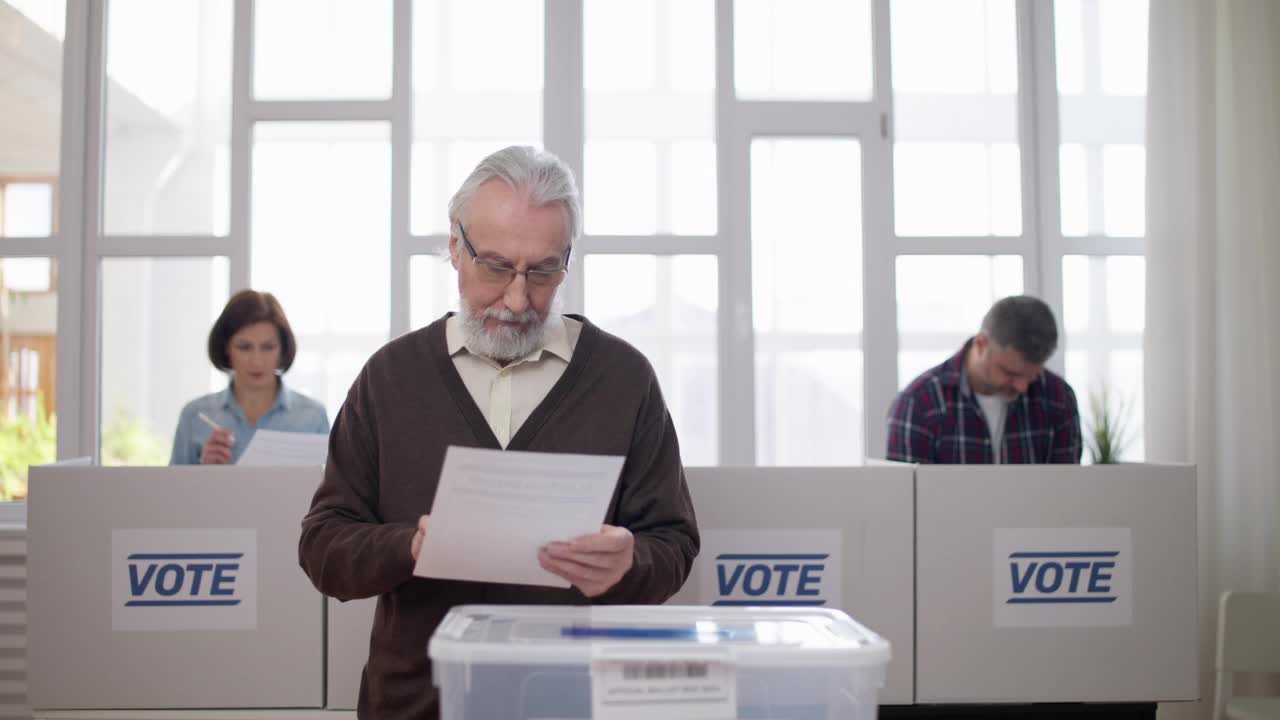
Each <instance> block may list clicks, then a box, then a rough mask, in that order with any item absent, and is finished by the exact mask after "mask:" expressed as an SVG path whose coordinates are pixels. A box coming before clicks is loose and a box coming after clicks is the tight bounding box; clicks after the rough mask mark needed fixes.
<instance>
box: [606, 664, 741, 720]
mask: <svg viewBox="0 0 1280 720" xmlns="http://www.w3.org/2000/svg"><path fill="white" fill-rule="evenodd" d="M591 709H592V717H593V718H594V719H595V720H652V718H654V717H655V716H656V714H657V713H661V714H663V715H665V716H666V717H670V718H682V719H687V720H725V719H729V720H733V719H734V718H737V716H738V712H737V711H738V701H737V687H736V685H735V677H734V667H733V664H732V662H730V661H729V660H728V658H723V659H722V658H715V659H704V658H698V659H670V658H637V657H617V656H611V655H609V654H608V653H596V656H595V657H594V658H593V659H592V661H591Z"/></svg>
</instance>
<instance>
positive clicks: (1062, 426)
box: [885, 339, 1081, 465]
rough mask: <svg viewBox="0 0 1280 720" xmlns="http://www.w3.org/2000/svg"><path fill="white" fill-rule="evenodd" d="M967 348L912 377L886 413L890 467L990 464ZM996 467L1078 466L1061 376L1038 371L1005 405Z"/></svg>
mask: <svg viewBox="0 0 1280 720" xmlns="http://www.w3.org/2000/svg"><path fill="white" fill-rule="evenodd" d="M972 343H973V340H972V339H970V340H969V342H966V343H965V345H964V348H962V349H961V350H960V352H959V353H956V354H955V355H954V356H952V357H951V358H950V359H949V360H947V361H946V362H944V363H942V364H941V365H939V366H937V367H935V368H933V369H932V370H929V371H927V372H925V373H924V374H922V375H921V376H920V377H918V378H916V379H915V380H914V381H912V383H911V384H910V385H908V386H907V387H906V389H905V390H903V391H902V392H900V393H898V397H897V398H895V399H894V401H893V405H892V406H891V407H890V408H889V420H888V423H889V447H888V450H887V453H886V455H885V457H887V458H888V459H889V460H897V461H900V462H913V463H941V464H960V465H964V464H981V463H987V464H991V463H994V462H995V455H994V449H993V448H992V444H991V431H990V430H989V429H988V427H987V421H986V417H985V416H984V415H983V413H982V408H981V406H980V405H978V399H977V397H976V396H975V395H974V394H973V389H972V388H971V387H970V386H969V382H968V379H967V378H966V377H965V372H964V359H965V355H966V354H967V353H968V351H969V346H970V345H971V344H972ZM1001 450H1002V452H1001V455H1000V462H1001V463H1009V464H1018V463H1079V462H1080V451H1081V438H1080V411H1079V409H1078V408H1077V406H1076V395H1075V392H1073V391H1072V390H1071V386H1070V385H1068V384H1067V382H1066V381H1065V380H1063V379H1062V378H1061V377H1059V376H1057V375H1055V374H1054V373H1052V372H1050V371H1049V370H1042V371H1041V372H1040V377H1039V378H1037V379H1036V380H1035V382H1033V383H1031V385H1029V386H1028V387H1027V391H1026V392H1024V393H1022V394H1021V395H1019V396H1018V397H1016V398H1014V399H1013V400H1012V401H1011V402H1010V403H1009V412H1008V415H1007V416H1006V418H1005V425H1004V442H1003V443H1002V446H1001Z"/></svg>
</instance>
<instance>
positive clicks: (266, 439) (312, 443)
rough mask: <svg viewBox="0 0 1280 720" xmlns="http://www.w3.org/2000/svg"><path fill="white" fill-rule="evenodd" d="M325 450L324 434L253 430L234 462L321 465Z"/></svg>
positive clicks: (326, 451)
mask: <svg viewBox="0 0 1280 720" xmlns="http://www.w3.org/2000/svg"><path fill="white" fill-rule="evenodd" d="M328 453H329V436H328V435H327V434H325V433H302V432H280V431H279V430H255V431H254V433H253V437H251V438H249V447H246V448H245V449H244V454H243V455H241V456H240V459H239V460H237V461H236V464H237V465H323V464H324V461H325V458H326V457H328Z"/></svg>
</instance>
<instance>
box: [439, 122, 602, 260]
mask: <svg viewBox="0 0 1280 720" xmlns="http://www.w3.org/2000/svg"><path fill="white" fill-rule="evenodd" d="M490 180H501V181H503V182H505V183H506V184H507V185H509V186H510V187H511V188H513V189H515V190H520V191H523V192H527V193H528V194H529V200H530V202H532V203H533V204H534V206H536V207H545V206H547V205H551V204H554V203H560V205H561V206H563V207H564V211H565V216H566V217H565V219H566V220H567V224H568V226H569V244H570V245H572V244H573V243H574V242H576V241H577V239H578V238H579V237H581V235H582V201H581V200H580V199H579V197H578V186H577V184H576V183H575V182H574V180H573V171H572V170H570V169H569V166H568V165H566V164H565V162H564V161H563V160H561V159H560V158H558V157H556V156H555V155H553V154H551V153H549V152H547V151H546V150H538V149H536V148H533V147H530V146H528V145H512V146H510V147H505V148H502V149H501V150H499V151H497V152H495V153H493V154H492V155H489V156H488V157H486V158H485V159H483V160H481V161H480V163H479V164H478V165H476V168H475V169H474V170H472V171H471V174H470V175H468V176H467V179H466V180H463V181H462V186H461V187H459V188H458V192H456V193H454V194H453V198H452V199H450V200H449V221H450V223H454V222H457V221H458V219H459V218H460V217H461V215H462V213H463V211H465V210H466V208H467V203H468V202H470V201H471V198H472V196H474V195H475V194H476V191H477V190H479V189H480V186H481V185H484V184H485V183H487V182H489V181H490Z"/></svg>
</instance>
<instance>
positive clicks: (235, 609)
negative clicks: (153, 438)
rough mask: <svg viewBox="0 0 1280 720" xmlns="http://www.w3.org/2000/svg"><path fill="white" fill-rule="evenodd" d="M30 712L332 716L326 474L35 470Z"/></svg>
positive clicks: (307, 470)
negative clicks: (305, 562)
mask: <svg viewBox="0 0 1280 720" xmlns="http://www.w3.org/2000/svg"><path fill="white" fill-rule="evenodd" d="M30 477H31V486H30V487H31V489H30V500H29V504H28V537H29V554H28V608H29V609H28V650H27V652H28V663H29V670H30V672H29V676H28V677H29V681H28V682H29V704H30V705H31V706H32V707H33V708H35V709H36V712H37V715H39V714H40V711H41V710H58V709H68V710H69V709H79V708H82V709H99V708H117V709H146V708H157V709H193V708H319V707H321V706H322V705H323V703H324V688H323V681H324V665H323V663H324V658H323V644H324V622H323V613H324V598H323V597H322V596H321V595H320V594H319V593H317V592H316V591H315V589H314V588H313V587H312V586H311V583H310V581H308V579H307V577H306V575H305V574H304V573H303V572H302V570H301V569H300V568H299V567H298V536H299V531H300V521H301V519H302V516H303V515H304V514H305V513H306V511H307V507H308V505H309V503H310V500H311V497H312V495H313V493H314V492H315V489H316V486H317V485H318V483H319V481H320V469H319V468H316V467H292V468H288V467H274V468H264V467H160V468H135V467H127V468H126V467H120V468H101V467H61V466H45V467H32V468H31V476H30Z"/></svg>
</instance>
